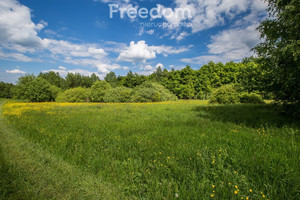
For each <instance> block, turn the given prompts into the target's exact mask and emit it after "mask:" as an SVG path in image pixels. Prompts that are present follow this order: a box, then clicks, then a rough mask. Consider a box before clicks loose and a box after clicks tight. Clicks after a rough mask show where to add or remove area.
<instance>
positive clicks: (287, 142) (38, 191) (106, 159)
mask: <svg viewBox="0 0 300 200" xmlns="http://www.w3.org/2000/svg"><path fill="white" fill-rule="evenodd" d="M1 107H2V108H1V113H2V114H1V115H2V117H1V120H0V127H1V128H0V176H1V177H2V178H1V179H0V199H184V200H185V199H281V200H283V199H284V200H286V199H300V174H299V172H300V169H299V166H300V163H299V158H300V150H299V143H300V140H299V139H300V138H299V127H300V123H299V121H298V120H297V119H294V118H291V117H288V116H284V115H282V114H281V113H280V112H279V111H277V110H276V109H275V108H274V106H273V105H271V104H265V105H250V104H249V105H245V104H244V105H242V104H237V105H209V104H208V103H207V102H206V101H196V100H193V101H184V100H180V101H176V102H162V103H132V104H126V103H124V104H122V103H115V104H110V103H107V104H105V103H89V104H86V103H74V104H72V103H19V102H13V101H6V100H2V101H1Z"/></svg>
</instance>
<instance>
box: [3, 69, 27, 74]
mask: <svg viewBox="0 0 300 200" xmlns="http://www.w3.org/2000/svg"><path fill="white" fill-rule="evenodd" d="M6 73H8V74H26V72H24V71H21V70H19V69H13V70H6Z"/></svg>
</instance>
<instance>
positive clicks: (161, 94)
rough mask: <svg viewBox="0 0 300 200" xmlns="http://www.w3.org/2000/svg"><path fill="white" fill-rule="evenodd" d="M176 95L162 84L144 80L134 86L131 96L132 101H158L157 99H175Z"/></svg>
mask: <svg viewBox="0 0 300 200" xmlns="http://www.w3.org/2000/svg"><path fill="white" fill-rule="evenodd" d="M176 100H177V97H176V96H175V95H174V94H172V93H171V92H170V91H169V90H168V89H166V88H165V87H164V86H162V85H160V84H158V83H153V82H145V83H143V84H142V85H140V86H138V87H136V88H135V90H134V92H133V96H132V102H159V101H176Z"/></svg>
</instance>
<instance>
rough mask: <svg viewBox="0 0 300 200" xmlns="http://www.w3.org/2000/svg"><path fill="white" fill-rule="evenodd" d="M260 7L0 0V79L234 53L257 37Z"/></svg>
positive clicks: (183, 1)
mask: <svg viewBox="0 0 300 200" xmlns="http://www.w3.org/2000/svg"><path fill="white" fill-rule="evenodd" d="M110 4H115V5H113V6H112V5H111V6H109V5H110ZM110 7H111V8H113V9H114V10H116V11H115V12H114V13H113V17H112V18H110V11H111V10H110ZM117 8H118V9H119V8H121V9H122V10H124V18H120V15H121V11H120V10H118V9H117ZM151 9H153V12H152V14H153V15H150V11H151ZM134 10H136V11H137V12H139V11H140V10H143V11H145V10H147V11H148V15H146V14H145V13H144V15H142V17H141V16H139V15H137V16H136V17H135V16H134V12H135V11H134ZM180 10H183V11H184V12H182V13H184V14H182V13H181V14H180V12H177V11H180ZM127 12H128V13H129V16H128V13H127ZM132 12H133V14H132ZM140 12H141V11H140ZM178 13H179V14H178ZM266 14H267V12H266V4H265V3H264V2H263V1H262V0H239V1H237V0H173V1H171V0H164V1H159V0H148V1H146V0H114V1H110V0H42V1H41V0H19V1H18V0H1V1H0V41H1V43H0V81H4V82H12V83H15V81H16V80H17V78H18V77H20V76H22V75H24V74H26V73H29V74H32V73H34V74H36V75H37V74H38V73H39V72H47V71H56V72H59V73H60V74H61V75H62V76H65V75H66V74H67V73H68V72H73V73H75V72H78V73H81V74H83V75H90V74H91V73H96V74H97V75H99V76H100V78H102V79H103V77H104V76H105V75H106V74H107V73H108V72H110V71H114V72H115V73H116V74H117V75H126V74H127V72H128V71H129V70H131V71H133V72H137V73H139V74H145V75H148V74H151V73H152V72H153V71H154V70H155V69H156V68H157V67H158V66H161V67H163V68H165V69H168V70H170V69H171V68H175V69H181V68H183V67H184V66H186V65H190V66H191V67H192V68H194V69H199V68H200V67H201V66H202V65H204V64H206V63H208V62H209V61H211V60H212V61H214V62H227V61H231V60H233V61H240V60H241V59H243V58H244V57H247V56H251V55H252V52H251V51H250V50H251V48H253V47H254V46H255V45H256V44H257V43H259V42H260V35H259V33H258V31H257V30H256V27H257V26H258V25H259V22H260V21H261V20H263V19H264V18H265V17H266ZM162 25H163V26H162Z"/></svg>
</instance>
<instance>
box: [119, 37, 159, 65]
mask: <svg viewBox="0 0 300 200" xmlns="http://www.w3.org/2000/svg"><path fill="white" fill-rule="evenodd" d="M153 58H156V52H155V51H153V50H152V49H151V48H150V47H149V46H148V45H147V44H146V42H145V41H143V40H142V41H139V42H137V43H135V42H134V41H132V42H130V46H129V47H128V49H126V50H124V51H123V52H122V53H120V55H119V57H118V60H119V61H127V62H144V63H146V60H148V59H153Z"/></svg>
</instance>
